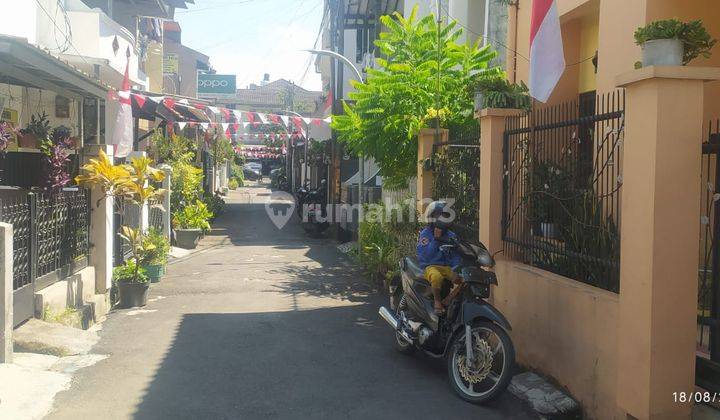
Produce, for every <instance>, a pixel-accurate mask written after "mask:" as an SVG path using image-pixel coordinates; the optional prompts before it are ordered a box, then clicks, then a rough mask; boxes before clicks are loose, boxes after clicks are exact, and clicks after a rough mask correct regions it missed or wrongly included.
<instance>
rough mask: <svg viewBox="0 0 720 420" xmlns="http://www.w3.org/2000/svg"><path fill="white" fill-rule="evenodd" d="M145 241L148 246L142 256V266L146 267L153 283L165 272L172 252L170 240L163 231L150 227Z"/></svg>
mask: <svg viewBox="0 0 720 420" xmlns="http://www.w3.org/2000/svg"><path fill="white" fill-rule="evenodd" d="M143 243H144V244H145V246H146V249H145V254H144V255H143V256H142V267H143V268H144V269H145V271H146V273H147V276H148V277H149V278H150V282H151V283H157V282H159V281H160V278H161V277H162V276H163V275H164V274H165V264H167V257H168V254H169V253H170V241H169V240H168V238H166V237H165V235H163V233H162V231H160V230H159V229H156V228H150V229H149V230H148V232H147V234H145V237H144V239H143Z"/></svg>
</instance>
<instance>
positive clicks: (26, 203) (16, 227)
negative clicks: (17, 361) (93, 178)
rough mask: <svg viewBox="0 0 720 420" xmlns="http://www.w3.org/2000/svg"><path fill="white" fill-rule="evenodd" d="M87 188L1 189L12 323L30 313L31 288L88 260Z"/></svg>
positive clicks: (0, 213) (48, 282) (0, 215)
mask: <svg viewBox="0 0 720 420" xmlns="http://www.w3.org/2000/svg"><path fill="white" fill-rule="evenodd" d="M89 199H90V194H89V193H88V192H87V191H86V190H83V189H70V188H68V189H65V190H63V191H61V192H57V193H45V192H39V191H38V192H30V191H28V190H21V189H3V190H0V221H2V222H5V223H9V224H12V226H13V291H14V295H15V304H14V308H15V314H14V315H15V325H17V324H19V323H21V322H23V321H24V320H26V319H27V318H29V317H31V316H32V315H33V313H34V303H33V294H34V292H35V291H37V290H41V289H43V288H45V287H47V286H49V285H51V284H53V283H54V282H55V281H57V280H59V279H62V278H64V277H66V276H68V275H70V274H72V273H74V272H76V271H78V270H80V269H81V268H84V267H85V266H87V257H88V253H89V247H90V202H89Z"/></svg>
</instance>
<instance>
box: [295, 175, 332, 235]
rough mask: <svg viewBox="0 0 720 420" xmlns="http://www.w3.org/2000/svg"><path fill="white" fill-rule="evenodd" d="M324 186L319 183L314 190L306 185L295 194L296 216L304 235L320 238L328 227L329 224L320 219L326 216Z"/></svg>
mask: <svg viewBox="0 0 720 420" xmlns="http://www.w3.org/2000/svg"><path fill="white" fill-rule="evenodd" d="M325 185H326V181H325V180H324V179H323V180H322V181H320V186H318V188H315V189H310V188H308V186H307V184H306V185H305V186H303V187H301V188H300V189H298V192H297V194H296V197H297V209H298V216H299V217H300V220H301V225H302V227H303V229H304V230H305V232H306V233H308V234H309V235H311V236H320V235H322V233H323V232H325V230H326V229H327V228H328V227H330V223H329V222H328V221H327V220H326V219H323V220H322V221H321V220H320V219H321V218H324V217H326V216H327V205H326V203H325Z"/></svg>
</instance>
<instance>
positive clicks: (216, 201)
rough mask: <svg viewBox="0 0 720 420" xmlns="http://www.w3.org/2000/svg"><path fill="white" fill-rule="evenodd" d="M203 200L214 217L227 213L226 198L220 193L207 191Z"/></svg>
mask: <svg viewBox="0 0 720 420" xmlns="http://www.w3.org/2000/svg"><path fill="white" fill-rule="evenodd" d="M202 201H203V203H205V205H206V206H207V208H208V210H210V213H212V214H213V216H214V217H217V216H220V215H221V214H223V213H225V200H223V199H222V197H220V195H218V194H207V193H206V194H204V195H203V200H202Z"/></svg>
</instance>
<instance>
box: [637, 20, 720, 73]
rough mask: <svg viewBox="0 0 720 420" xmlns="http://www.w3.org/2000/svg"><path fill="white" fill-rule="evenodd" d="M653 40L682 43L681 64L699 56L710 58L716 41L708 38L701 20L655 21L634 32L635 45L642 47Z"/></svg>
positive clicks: (708, 35)
mask: <svg viewBox="0 0 720 420" xmlns="http://www.w3.org/2000/svg"><path fill="white" fill-rule="evenodd" d="M653 39H679V40H680V41H682V43H683V48H684V54H683V64H687V63H689V62H691V61H692V60H694V59H695V58H697V57H699V56H703V57H705V58H709V57H710V50H711V49H712V48H713V46H715V43H716V42H717V39H714V38H712V37H711V36H710V34H709V33H708V31H707V30H706V29H705V27H704V26H703V24H702V21H701V20H693V21H691V22H687V23H686V22H681V21H679V20H677V19H667V20H656V21H655V22H651V23H649V24H647V25H645V26H643V27H641V28H638V29H637V30H636V31H635V43H636V44H637V45H642V44H644V43H645V42H647V41H651V40H653Z"/></svg>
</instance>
